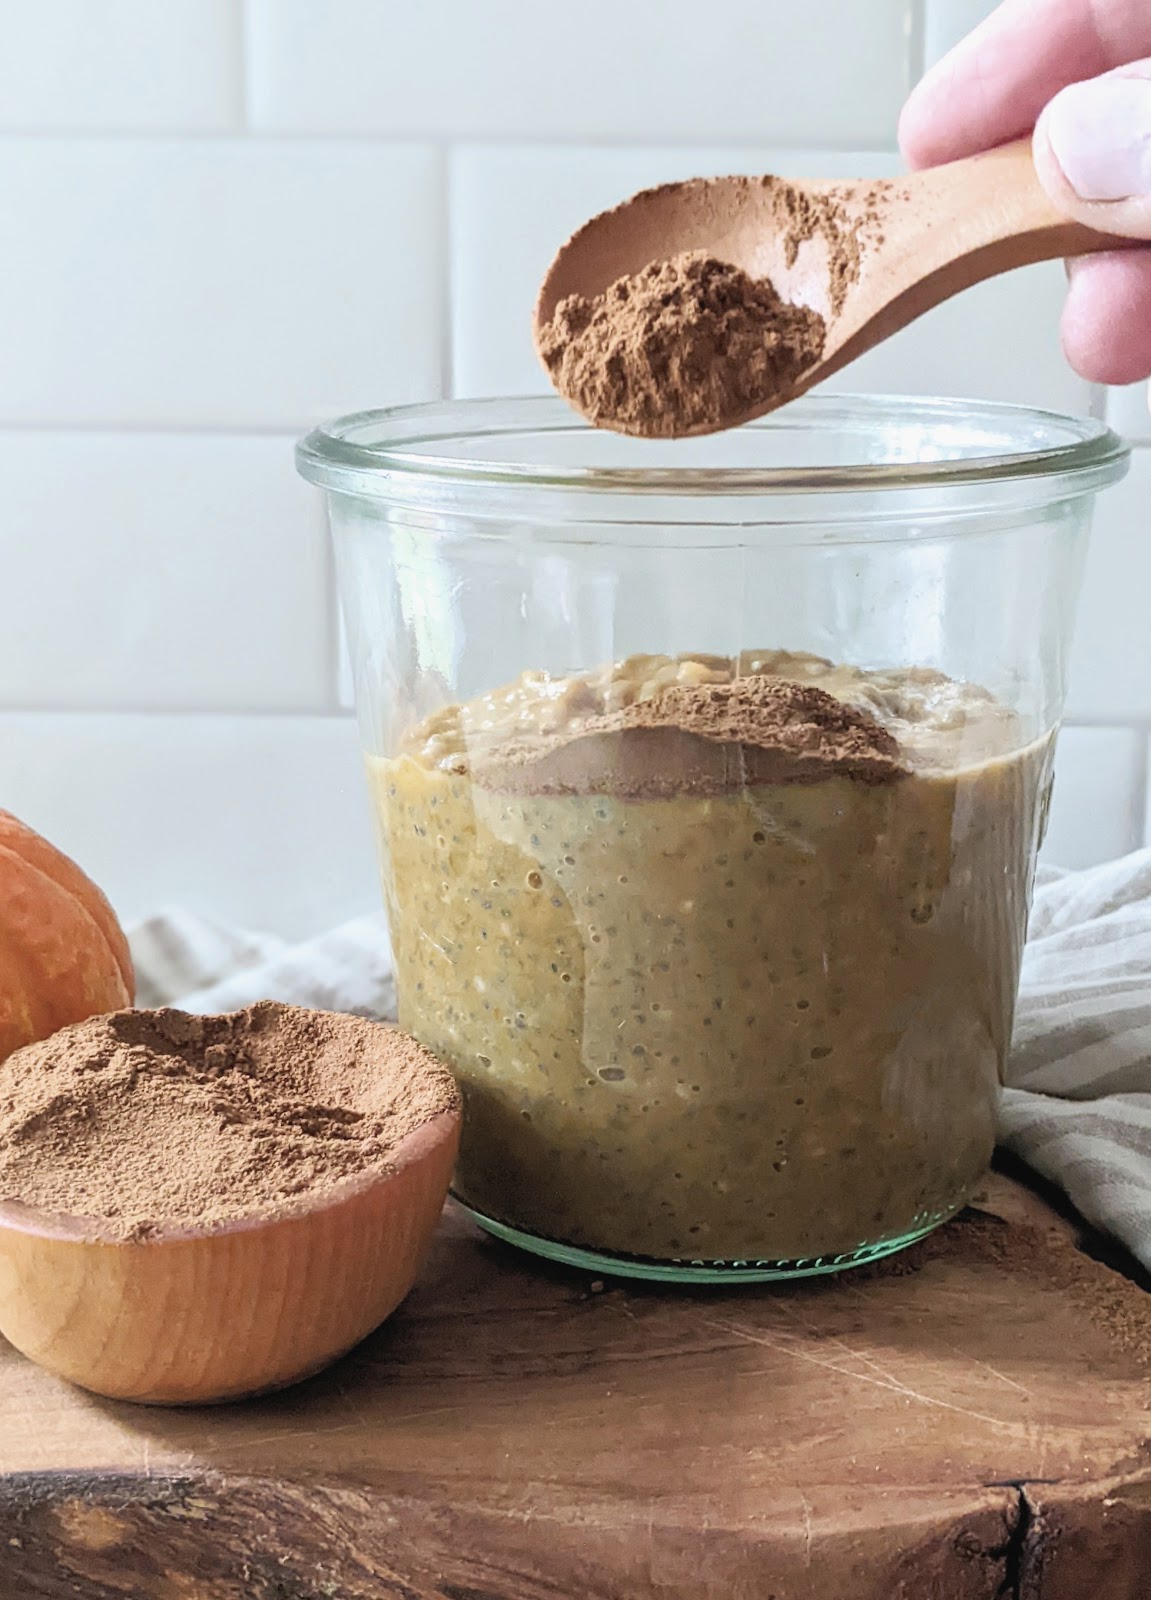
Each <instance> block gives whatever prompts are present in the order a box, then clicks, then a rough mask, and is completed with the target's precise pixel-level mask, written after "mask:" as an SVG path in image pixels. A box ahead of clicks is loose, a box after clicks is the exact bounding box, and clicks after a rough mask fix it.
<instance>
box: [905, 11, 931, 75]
mask: <svg viewBox="0 0 1151 1600" xmlns="http://www.w3.org/2000/svg"><path fill="white" fill-rule="evenodd" d="M907 52H908V62H907V65H908V70H909V74H910V84H909V87H914V86H915V84H917V83H918V82H919V80H920V78H922V76H923V74H924V73H925V72H926V71H927V0H912V5H911V11H910V13H909V15H908V32H907Z"/></svg>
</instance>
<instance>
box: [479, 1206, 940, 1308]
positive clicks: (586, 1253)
mask: <svg viewBox="0 0 1151 1600" xmlns="http://www.w3.org/2000/svg"><path fill="white" fill-rule="evenodd" d="M453 1198H455V1199H456V1204H457V1205H458V1206H459V1208H460V1210H461V1211H463V1212H464V1213H465V1214H466V1215H467V1216H469V1217H470V1218H471V1219H472V1221H473V1222H475V1223H478V1224H479V1226H480V1227H481V1228H483V1229H484V1231H485V1232H486V1233H490V1234H492V1235H493V1236H494V1237H495V1238H497V1239H502V1240H503V1241H504V1243H505V1244H513V1245H515V1246H516V1247H517V1248H518V1249H520V1250H525V1251H528V1252H529V1253H530V1254H531V1255H535V1256H543V1257H544V1259H545V1260H547V1261H557V1262H560V1263H561V1264H562V1265H563V1266H567V1267H580V1268H582V1269H583V1270H584V1271H585V1272H596V1273H604V1274H605V1275H608V1276H611V1277H613V1278H643V1279H646V1280H647V1281H648V1282H656V1283H685V1284H706V1283H710V1284H722V1285H725V1286H727V1287H730V1286H731V1285H732V1284H741V1283H784V1282H788V1281H792V1280H794V1279H797V1278H819V1277H825V1276H827V1274H829V1273H832V1272H847V1271H849V1270H850V1269H851V1268H852V1267H863V1266H867V1265H868V1263H869V1262H872V1261H882V1260H883V1258H884V1257H885V1256H892V1255H895V1254H897V1252H898V1251H900V1250H906V1249H907V1248H908V1246H909V1245H913V1244H917V1243H918V1242H919V1240H920V1239H925V1238H926V1237H927V1235H928V1234H929V1233H934V1232H935V1230H936V1228H938V1227H940V1226H942V1224H943V1223H945V1222H948V1221H950V1219H951V1218H952V1217H954V1216H956V1215H957V1213H958V1212H960V1211H961V1210H962V1209H963V1203H962V1202H961V1203H960V1204H959V1205H957V1206H954V1207H952V1209H951V1210H950V1211H941V1212H939V1213H938V1214H937V1215H935V1216H932V1217H929V1218H927V1219H925V1220H924V1221H923V1222H922V1223H921V1224H920V1225H919V1226H917V1227H915V1228H913V1229H912V1230H911V1231H910V1232H909V1233H901V1234H899V1235H898V1236H897V1237H896V1238H894V1239H884V1240H883V1241H881V1242H880V1243H879V1244H865V1245H860V1246H859V1248H858V1249H856V1250H850V1251H847V1252H845V1253H843V1254H840V1255H826V1256H802V1257H800V1258H798V1259H797V1260H794V1261H655V1260H652V1259H651V1258H650V1257H647V1256H626V1255H607V1254H604V1253H603V1252H601V1251H598V1250H584V1249H581V1248H580V1247H579V1246H578V1245H572V1244H562V1243H560V1241H559V1240H557V1239H544V1238H541V1237H540V1236H539V1235H538V1234H534V1233H524V1232H523V1230H522V1229H520V1228H513V1227H510V1226H509V1225H508V1223H506V1222H497V1221H496V1219H495V1218H494V1217H489V1216H485V1215H484V1213H483V1212H482V1211H476V1210H475V1209H474V1207H472V1206H469V1205H467V1204H466V1203H465V1202H464V1201H462V1200H460V1199H458V1198H457V1197H454V1196H453Z"/></svg>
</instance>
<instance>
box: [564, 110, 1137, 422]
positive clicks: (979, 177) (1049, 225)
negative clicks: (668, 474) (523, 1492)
mask: <svg viewBox="0 0 1151 1600" xmlns="http://www.w3.org/2000/svg"><path fill="white" fill-rule="evenodd" d="M805 200H810V201H813V202H814V203H815V208H816V210H819V209H821V208H822V211H823V213H824V215H825V216H826V215H827V213H828V211H829V209H833V210H834V213H835V215H836V216H837V217H838V218H839V222H838V224H835V223H833V224H831V225H830V227H829V228H822V229H820V228H817V229H816V231H815V232H814V235H813V236H812V237H811V238H808V239H806V240H803V239H801V238H800V237H799V231H798V230H796V229H795V228H794V227H789V225H788V209H789V207H790V209H791V211H792V213H794V212H795V211H796V210H797V209H799V208H802V207H803V204H804V201H805ZM829 201H830V202H832V207H831V208H829V207H828V202H829ZM808 214H809V216H810V215H811V212H810V209H809V212H808ZM837 227H838V229H839V230H840V243H841V244H842V243H843V242H846V243H847V244H848V246H850V245H851V242H852V241H855V245H856V247H857V254H858V260H857V262H856V275H855V276H854V278H851V277H850V276H848V277H847V278H846V279H844V277H843V275H842V272H841V274H840V290H841V293H840V294H838V295H837V293H836V286H835V274H834V273H833V270H832V268H833V263H834V261H835V259H836V256H837V255H841V254H842V251H841V250H840V249H838V248H837V244H836V238H835V234H836V229H837ZM1132 242H1133V241H1131V240H1130V239H1118V238H1112V237H1110V236H1109V235H1106V234H1101V233H1096V232H1094V231H1093V230H1092V229H1089V228H1086V227H1083V226H1082V225H1081V224H1079V223H1076V222H1069V221H1068V220H1067V218H1066V217H1064V216H1063V215H1062V214H1061V213H1059V212H1058V211H1056V209H1055V207H1054V206H1053V205H1052V204H1051V201H1050V200H1049V199H1048V198H1047V195H1046V193H1045V192H1044V190H1043V188H1042V187H1041V185H1040V183H1039V179H1038V177H1037V175H1036V172H1035V168H1034V165H1033V163H1032V159H1031V147H1030V142H1029V141H1028V140H1021V141H1019V142H1018V143H1016V144H1011V145H1005V146H1003V147H1002V148H1001V149H998V150H992V151H988V152H987V153H986V154H983V155H979V156H974V157H971V158H970V159H968V160H966V161H956V162H953V163H952V164H951V165H949V166H943V167H935V168H932V169H930V170H929V171H926V172H917V173H913V174H911V175H910V176H907V177H900V178H892V179H875V180H857V181H853V182H851V183H836V182H830V181H824V180H805V179H797V180H790V179H781V178H765V179H757V178H696V179H692V180H690V181H689V182H686V183H672V184H664V185H663V186H662V187H660V188H657V189H645V190H642V191H641V192H640V193H639V194H637V195H634V196H633V197H632V198H631V199H630V200H626V201H624V203H623V204H622V205H619V206H616V207H615V209H614V210H611V211H605V212H603V213H601V214H600V215H599V216H598V217H594V218H593V219H592V220H591V221H590V222H588V223H585V224H584V226H583V227H582V228H580V229H579V231H578V232H577V233H575V234H573V235H572V237H571V238H570V239H569V240H568V242H567V243H566V244H565V245H564V246H563V247H562V249H561V250H560V252H559V254H558V255H557V256H556V258H555V260H554V261H553V262H552V264H551V266H550V268H549V269H548V272H547V275H546V277H545V278H544V281H543V285H542V287H541V289H540V293H539V298H538V300H537V302H536V307H535V318H534V329H535V340H536V347H537V350H538V349H539V345H540V335H541V331H542V330H543V329H544V328H545V327H546V325H547V324H548V323H549V322H550V321H551V319H552V316H553V314H554V313H555V310H556V307H557V306H558V305H559V303H560V301H561V300H564V299H565V298H566V297H567V296H569V295H581V296H583V297H585V298H586V299H594V297H595V296H597V295H599V294H602V292H603V291H604V290H605V289H607V288H608V287H609V285H611V284H613V283H615V282H616V280H617V279H619V278H623V277H631V276H632V275H634V274H636V273H638V272H641V271H642V270H643V268H644V267H646V266H648V265H649V264H650V263H652V262H654V261H663V260H668V259H669V258H671V257H674V256H678V255H681V254H684V253H686V252H689V251H690V252H695V251H702V252H704V253H706V254H707V255H709V256H714V257H716V258H717V259H719V260H721V261H727V262H731V263H732V264H733V265H735V266H737V267H741V268H742V269H743V270H744V271H745V272H746V273H748V274H749V275H750V276H751V277H753V278H768V279H770V280H771V282H772V283H773V284H774V286H775V288H776V289H777V290H778V292H779V294H780V295H781V296H782V298H783V299H784V300H785V301H788V302H790V303H792V304H799V305H804V306H808V307H810V308H811V309H812V310H815V311H818V312H819V313H820V315H821V316H823V317H824V319H825V320H826V323H827V334H826V340H825V343H824V348H823V352H822V354H821V356H820V357H819V359H818V360H816V361H815V362H814V363H812V364H811V365H809V366H807V367H806V368H804V369H803V370H802V371H801V372H800V373H799V374H798V376H797V377H795V378H794V379H793V380H792V381H791V382H789V383H788V384H787V386H786V387H784V388H781V389H777V390H776V391H775V392H773V393H771V394H769V395H767V396H765V397H764V398H763V399H761V400H760V401H759V402H758V403H757V404H754V405H749V406H744V407H742V408H741V409H738V410H734V411H733V412H732V413H731V414H730V415H725V416H723V417H722V418H719V419H716V420H714V421H712V420H709V421H707V422H705V423H703V424H697V425H694V426H685V427H683V428H679V427H671V428H668V429H662V430H661V436H664V437H666V436H667V435H668V434H669V433H672V434H676V435H681V436H682V435H687V434H700V433H714V432H718V431H719V430H720V429H722V428H731V427H735V426H736V425H737V424H739V423H742V422H749V421H751V420H752V418H754V417H761V416H764V415H765V414H766V413H767V412H769V411H773V410H775V409H776V407H778V406H781V405H783V404H784V403H785V401H788V400H793V399H795V397H796V396H797V395H800V394H803V393H804V391H805V390H807V389H810V388H811V387H812V386H813V385H814V384H817V383H821V382H822V381H823V379H824V378H828V377H830V376H831V374H832V373H834V372H838V371H839V369H840V368H841V367H844V366H846V365H847V363H848V362H849V361H854V360H855V358H856V357H857V356H860V355H862V354H863V353H864V351H865V350H870V349H871V347H872V346H873V345H876V344H878V343H879V342H880V341H881V340H882V339H887V338H890V336H891V335H892V334H893V333H897V332H898V331H899V329H900V328H904V327H906V326H907V324H908V323H909V322H913V321H914V320H915V318H916V317H920V316H922V315H923V313H924V312H925V311H930V310H931V308H932V306H936V305H939V304H940V302H941V301H943V300H947V299H949V298H950V297H951V296H952V295H954V294H957V293H958V292H959V291H960V290H961V289H967V288H969V287H970V286H971V285H972V284H973V283H978V282H980V280H981V279H983V278H991V277H995V276H996V275H997V274H998V273H1001V272H1009V271H1010V270H1011V269H1012V268H1014V267H1021V266H1026V265H1028V264H1030V263H1031V262H1035V261H1046V260H1049V259H1051V258H1053V257H1058V256H1070V255H1085V254H1087V253H1089V252H1093V251H1098V250H1113V249H1117V248H1129V247H1130V246H1131V244H1132ZM565 398H566V399H568V400H570V401H571V402H572V403H573V404H576V405H577V408H578V401H577V399H576V397H575V396H574V395H572V394H565ZM590 420H592V421H593V422H595V423H596V424H597V425H599V426H602V427H608V428H613V429H615V430H616V431H618V432H623V433H637V434H651V433H654V431H655V430H654V429H651V428H648V427H646V426H639V425H636V424H635V423H633V422H631V421H629V419H627V418H624V417H619V416H609V415H596V416H591V417H590Z"/></svg>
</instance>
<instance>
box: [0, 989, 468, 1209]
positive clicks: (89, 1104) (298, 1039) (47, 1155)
mask: <svg viewBox="0 0 1151 1600" xmlns="http://www.w3.org/2000/svg"><path fill="white" fill-rule="evenodd" d="M458 1106H459V1091H458V1090H457V1088H456V1086H455V1083H454V1081H453V1079H452V1077H451V1074H450V1073H449V1072H448V1070H447V1068H446V1067H444V1066H442V1065H441V1064H440V1063H439V1062H438V1061H437V1060H436V1059H435V1058H434V1057H433V1056H432V1055H430V1054H429V1053H428V1052H427V1051H426V1050H424V1049H423V1048H422V1047H421V1046H420V1045H418V1044H417V1043H416V1041H415V1040H414V1039H412V1038H410V1037H409V1036H408V1035H407V1034H405V1033H402V1032H400V1031H399V1030H398V1029H395V1028H389V1027H386V1026H384V1025H383V1024H380V1023H374V1022H367V1021H364V1020H362V1019H361V1018H358V1017H348V1016H339V1015H335V1014H333V1013H330V1012H318V1011H306V1010H303V1009H301V1008H299V1007H294V1006H285V1005H280V1004H277V1003H274V1002H271V1001H267V1002H263V1003H262V1004H260V1005H256V1006H252V1007H251V1008H249V1009H248V1010H246V1011H237V1012H233V1013H230V1014H229V1015H226V1016H207V1017H201V1016H191V1015H188V1014H186V1013H184V1012H181V1011H171V1010H160V1011H117V1012H112V1013H110V1014H109V1015H107V1016H102V1017H93V1018H91V1019H90V1020H89V1021H87V1022H82V1023H79V1024H77V1025H76V1026H74V1027H71V1028H65V1029H63V1030H61V1032H60V1033H57V1034H55V1035H53V1037H52V1038H51V1039H47V1040H45V1041H44V1042H43V1043H40V1044H35V1045H29V1046H27V1047H26V1048H25V1049H23V1050H18V1051H16V1053H15V1054H14V1055H12V1056H9V1058H8V1059H7V1060H6V1061H5V1062H3V1063H0V1201H8V1200H18V1201H20V1202H22V1203H23V1204H25V1205H28V1206H32V1207H33V1208H35V1209H36V1210H39V1211H44V1212H48V1213H51V1214H60V1215H68V1216H77V1217H89V1218H94V1219H98V1220H99V1221H101V1222H102V1223H104V1224H106V1225H107V1227H108V1228H109V1229H110V1231H111V1232H112V1233H113V1234H114V1235H115V1236H117V1237H121V1238H125V1239H130V1238H145V1237H147V1236H148V1235H150V1234H152V1233H155V1232H157V1231H160V1230H162V1229H163V1228H164V1227H166V1226H168V1227H178V1228H201V1227H211V1226H214V1225H219V1224H223V1223H227V1222H231V1221H235V1220H236V1219H238V1218H240V1217H244V1216H250V1215H252V1214H257V1213H258V1214H268V1213H272V1214H274V1213H275V1212H277V1211H278V1210H283V1209H285V1208H288V1209H290V1208H291V1207H292V1206H293V1205H294V1204H298V1203H299V1202H300V1199H301V1197H302V1196H304V1195H305V1194H308V1195H311V1194H313V1193H322V1191H323V1190H324V1189H326V1188H331V1187H332V1186H333V1185H335V1184H337V1183H339V1182H340V1180H341V1179H343V1178H347V1177H350V1176H352V1175H353V1174H355V1173H358V1172H361V1171H365V1170H366V1169H367V1168H369V1167H376V1166H381V1165H383V1166H386V1164H387V1162H388V1159H389V1157H390V1156H391V1154H392V1153H393V1152H394V1151H395V1149H396V1147H397V1145H398V1144H399V1143H400V1142H401V1140H402V1139H404V1138H405V1136H406V1135H407V1134H409V1133H411V1132H413V1131H414V1130H415V1129H416V1128H418V1127H420V1126H422V1125H423V1124H424V1123H426V1122H428V1121H430V1120H431V1118H433V1117H434V1116H436V1115H438V1114H439V1113H440V1112H443V1111H451V1110H455V1109H457V1108H458Z"/></svg>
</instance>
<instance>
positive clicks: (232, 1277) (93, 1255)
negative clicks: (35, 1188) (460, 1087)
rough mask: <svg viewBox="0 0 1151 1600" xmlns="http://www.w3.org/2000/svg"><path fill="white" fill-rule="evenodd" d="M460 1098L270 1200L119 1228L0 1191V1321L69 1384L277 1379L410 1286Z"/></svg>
mask: <svg viewBox="0 0 1151 1600" xmlns="http://www.w3.org/2000/svg"><path fill="white" fill-rule="evenodd" d="M459 1129H460V1116H459V1112H458V1111H445V1112H441V1113H440V1114H439V1115H437V1116H435V1117H433V1118H432V1119H431V1120H430V1121H428V1122H426V1123H424V1124H423V1125H422V1126H421V1127H418V1128H416V1129H415V1130H414V1131H413V1132H412V1133H410V1134H409V1135H408V1136H407V1137H406V1138H405V1139H403V1140H402V1141H401V1143H400V1144H398V1145H397V1146H396V1148H395V1150H394V1151H393V1152H392V1154H391V1156H390V1158H389V1160H388V1161H387V1163H386V1164H383V1165H380V1166H377V1167H374V1168H369V1169H368V1170H367V1171H365V1172H360V1173H356V1174H355V1175H354V1176H351V1177H349V1178H346V1179H343V1180H342V1181H341V1182H340V1183H338V1184H336V1185H333V1186H331V1187H329V1188H326V1189H325V1190H323V1191H322V1192H321V1193H320V1194H318V1195H311V1196H309V1195H304V1196H301V1197H300V1199H299V1200H298V1201H297V1202H295V1203H294V1204H293V1205H291V1206H290V1207H280V1208H278V1209H277V1211H276V1213H275V1215H274V1216H262V1215H259V1214H257V1215H253V1216H250V1217H244V1218H241V1219H239V1220H237V1221H235V1222H230V1223H226V1224H222V1225H220V1226H218V1227H214V1228H211V1229H204V1230H195V1229H176V1228H173V1229H171V1230H168V1231H164V1232H160V1233H157V1234H155V1235H150V1236H148V1237H147V1238H144V1239H141V1240H123V1239H120V1238H116V1237H114V1236H113V1235H112V1233H111V1232H110V1230H108V1229H107V1228H106V1227H103V1228H102V1227H101V1224H100V1223H98V1222H93V1221H90V1220H88V1219H85V1218H77V1217H51V1216H47V1215H44V1214H42V1213H40V1212H37V1211H34V1210H32V1209H31V1208H29V1207H27V1206H23V1205H19V1204H15V1203H11V1202H10V1203H8V1204H5V1205H0V1333H2V1334H3V1335H4V1336H5V1337H6V1338H7V1339H8V1340H9V1342H10V1343H11V1344H13V1345H15V1347H16V1349H17V1350H20V1351H21V1352H22V1353H23V1354H24V1355H26V1356H29V1357H30V1358H31V1359H32V1360H33V1361H36V1362H38V1363H39V1364H40V1365H41V1366H43V1367H46V1368H48V1370H49V1371H51V1372H55V1373H57V1374H59V1376H61V1377H63V1378H67V1379H68V1380H69V1381H70V1382H72V1383H75V1384H78V1385H79V1386H80V1387H81V1388H84V1389H90V1390H92V1391H93V1392H94V1393H96V1394H101V1395H106V1396H109V1397H111V1398H114V1399H121V1400H135V1401H141V1402H145V1403H148V1404H152V1405H204V1404H210V1403H215V1402H218V1401H223V1400H235V1399H240V1398H241V1397H244V1396H248V1395H254V1394H261V1393H265V1392H267V1391H268V1390H272V1389H280V1388H284V1387H285V1386H286V1385H288V1384H291V1383H297V1382H299V1380H300V1379H302V1378H306V1377H308V1376H310V1375H311V1374H312V1373H315V1372H318V1371H319V1370H320V1369H321V1368H322V1367H326V1366H328V1365H329V1364H330V1363H331V1362H333V1361H335V1360H336V1359H337V1358H338V1357H339V1356H341V1355H343V1354H344V1353H345V1352H346V1351H348V1350H350V1349H351V1348H352V1347H353V1346H354V1345H356V1344H358V1343H359V1342H360V1340H361V1339H363V1338H365V1337H366V1335H367V1334H369V1333H371V1331H372V1330H373V1328H375V1327H377V1326H378V1325H379V1324H380V1323H381V1322H383V1321H384V1319H385V1318H386V1317H388V1316H389V1315H390V1314H391V1312H392V1311H394V1310H395V1308H396V1306H397V1305H399V1303H400V1301H401V1300H402V1299H403V1298H404V1296H405V1295H406V1294H407V1293H408V1290H409V1289H410V1288H411V1286H412V1284H413V1282H414V1281H415V1277H416V1273H417V1272H418V1271H419V1268H420V1265H421V1263H422V1261H423V1259H424V1256H425V1254H426V1252H427V1249H428V1246H429V1244H430V1243H431V1238H432V1234H433V1232H434V1231H435V1227H436V1223H437V1220H438V1218H439V1215H440V1212H441V1210H442V1208H443V1204H444V1200H445V1198H446V1196H447V1190H448V1182H449V1180H450V1177H451V1171H452V1166H453V1163H454V1161H455V1155H456V1149H457V1146H458V1143H459Z"/></svg>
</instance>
